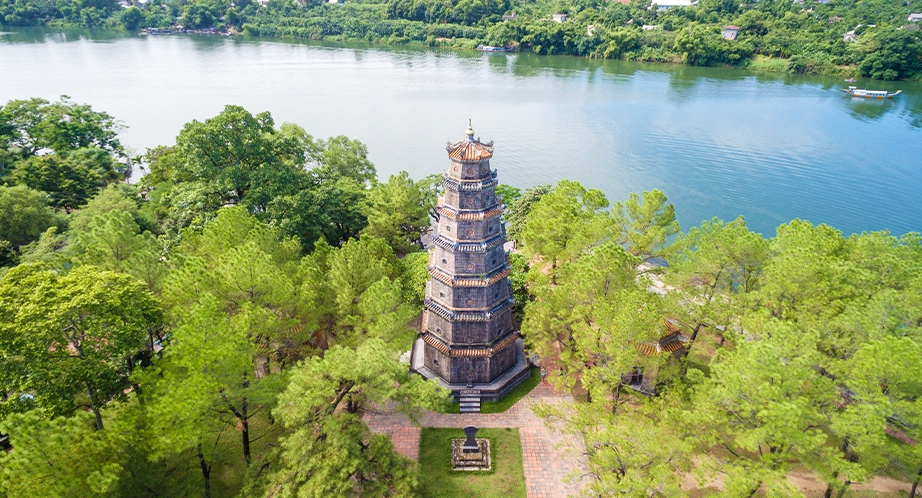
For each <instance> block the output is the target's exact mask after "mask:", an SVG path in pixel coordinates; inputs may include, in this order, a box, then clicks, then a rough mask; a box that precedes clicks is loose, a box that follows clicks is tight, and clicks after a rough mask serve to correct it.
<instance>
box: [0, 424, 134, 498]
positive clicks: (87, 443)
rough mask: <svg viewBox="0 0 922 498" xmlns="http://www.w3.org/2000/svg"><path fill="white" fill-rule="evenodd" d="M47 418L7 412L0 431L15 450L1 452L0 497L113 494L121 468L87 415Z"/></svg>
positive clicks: (107, 440)
mask: <svg viewBox="0 0 922 498" xmlns="http://www.w3.org/2000/svg"><path fill="white" fill-rule="evenodd" d="M86 415H88V414H80V415H79V416H75V417H71V418H64V417H48V416H47V414H46V413H43V412H42V411H41V410H32V411H30V412H26V413H23V414H17V415H13V416H10V417H8V418H7V419H6V421H5V422H4V423H3V424H0V432H3V433H7V434H10V438H11V439H10V440H11V443H12V444H13V445H15V448H16V450H15V451H11V452H9V453H4V454H2V455H0V469H2V470H0V493H2V494H3V496H17V495H18V496H73V497H75V498H80V497H86V498H91V497H100V496H112V497H114V496H118V491H119V478H120V477H121V475H120V474H121V473H122V466H121V465H120V463H119V461H118V460H117V458H114V457H116V454H117V450H118V448H116V447H113V446H114V445H113V444H112V441H111V438H107V437H105V436H104V435H103V433H105V432H107V431H102V432H99V431H95V432H96V434H94V430H93V423H92V422H91V420H92V416H86Z"/></svg>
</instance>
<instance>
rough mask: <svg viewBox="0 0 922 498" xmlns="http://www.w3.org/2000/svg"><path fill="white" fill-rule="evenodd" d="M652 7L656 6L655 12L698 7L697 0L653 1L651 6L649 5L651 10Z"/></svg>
mask: <svg viewBox="0 0 922 498" xmlns="http://www.w3.org/2000/svg"><path fill="white" fill-rule="evenodd" d="M653 5H655V6H656V11H657V12H662V11H664V10H669V9H671V8H674V7H691V6H692V5H698V2H697V0H694V1H693V0H654V1H653V4H652V5H650V8H651V9H652V8H653Z"/></svg>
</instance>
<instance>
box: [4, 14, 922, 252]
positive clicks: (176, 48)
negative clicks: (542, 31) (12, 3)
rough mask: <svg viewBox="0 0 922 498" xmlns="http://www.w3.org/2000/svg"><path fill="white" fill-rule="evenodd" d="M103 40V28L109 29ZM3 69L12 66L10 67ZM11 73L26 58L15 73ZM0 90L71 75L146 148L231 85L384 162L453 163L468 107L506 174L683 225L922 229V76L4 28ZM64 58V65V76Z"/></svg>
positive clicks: (131, 141) (220, 101) (39, 89)
mask: <svg viewBox="0 0 922 498" xmlns="http://www.w3.org/2000/svg"><path fill="white" fill-rule="evenodd" d="M99 42H104V43H99ZM8 68H15V69H14V70H13V71H8V70H7V69H8ZM7 74H14V75H15V76H14V77H7ZM0 75H2V76H0V100H3V101H5V100H7V99H12V98H25V97H29V96H42V97H45V98H56V97H57V96H58V95H60V94H62V93H66V94H68V95H71V96H72V97H73V98H74V99H75V100H76V101H78V102H87V103H90V104H92V105H93V106H94V107H96V108H98V109H102V110H105V111H107V112H110V113H111V114H113V115H114V116H117V117H118V118H120V119H122V120H123V121H124V122H125V124H126V125H128V127H129V128H128V130H127V131H126V132H125V133H124V135H123V139H124V142H125V143H126V144H128V145H130V146H131V147H133V148H134V149H135V150H137V151H143V149H144V148H145V147H152V146H154V145H158V144H164V143H171V142H172V141H173V140H174V139H175V136H176V134H177V133H178V131H179V130H180V128H181V127H182V125H183V124H184V123H186V122H188V121H189V120H191V119H205V118H207V117H209V116H213V115H215V114H216V113H218V112H220V110H221V107H222V106H223V105H225V104H229V103H234V104H239V105H243V106H245V107H247V108H248V109H250V110H251V111H253V112H259V111H263V110H269V111H271V112H272V114H273V116H274V117H275V118H276V120H277V122H283V121H292V122H296V123H299V124H301V125H303V126H304V127H305V128H306V129H307V130H308V131H309V132H311V133H313V134H315V135H316V136H320V137H327V136H332V135H339V134H345V135H348V136H351V137H355V138H359V139H361V140H362V141H364V142H365V143H367V144H368V146H369V150H370V153H371V159H372V160H373V161H374V163H375V164H376V166H377V167H378V171H379V173H380V174H381V175H382V176H387V175H390V174H393V173H396V172H397V171H399V170H407V171H409V172H410V174H411V175H413V176H414V177H417V178H418V177H422V176H425V175H427V174H430V173H432V172H436V171H439V170H441V169H442V168H443V167H444V162H445V158H444V149H442V146H441V144H443V143H444V142H445V140H447V139H454V138H457V136H458V135H459V134H460V133H461V132H462V131H463V129H464V127H465V126H466V123H467V119H468V118H469V117H470V118H473V120H474V127H475V129H476V130H477V131H478V133H479V134H480V135H482V136H483V137H484V138H485V139H495V140H496V144H497V149H496V157H495V160H494V166H496V167H497V168H499V172H500V176H501V180H502V181H503V182H507V183H511V184H513V185H517V186H521V187H527V186H530V185H534V184H537V183H553V182H556V181H558V180H560V179H562V178H573V179H576V180H579V181H581V182H583V183H585V184H587V185H592V186H595V187H598V188H601V189H602V190H603V191H604V192H605V193H606V194H607V195H608V196H609V198H610V199H611V200H617V199H623V198H625V197H626V196H627V194H628V193H629V192H632V191H640V190H645V189H651V188H661V189H663V190H665V191H666V192H667V194H668V195H669V197H670V199H671V200H672V201H673V202H675V203H676V207H677V210H678V213H679V218H680V222H681V223H682V225H683V227H685V228H688V227H689V226H690V225H692V224H697V223H698V222H700V220H702V219H706V218H710V217H712V216H719V217H721V218H724V219H732V218H734V217H736V216H737V215H740V214H743V215H745V216H746V217H747V219H748V220H749V221H750V225H752V226H753V227H754V228H755V229H756V230H758V231H762V232H764V233H766V235H771V234H773V233H774V227H776V226H777V225H778V224H779V223H782V222H785V221H787V220H790V219H792V218H795V217H800V218H806V219H810V220H812V221H814V222H826V223H829V224H831V225H833V226H836V227H838V228H840V229H842V230H844V231H846V232H853V231H863V230H878V229H883V228H889V229H891V230H893V231H894V232H897V233H903V232H907V231H910V230H916V231H918V230H922V218H920V217H919V215H918V213H920V212H922V195H919V193H918V185H922V168H920V167H919V161H918V158H919V157H920V156H922V85H920V84H919V83H909V82H889V83H884V82H872V81H860V82H859V83H857V85H858V86H859V87H865V86H866V87H869V88H875V89H884V90H890V91H894V90H897V89H902V90H903V92H904V93H903V95H901V96H900V97H897V98H896V99H894V100H891V101H865V100H856V99H852V98H849V97H847V96H845V95H843V94H842V92H841V89H842V88H843V87H845V86H847V83H844V82H843V81H841V79H839V78H834V77H804V76H800V75H790V74H774V73H757V72H749V71H742V70H737V69H726V68H698V67H691V66H682V65H674V64H650V63H647V64H641V63H627V62H623V61H608V60H605V61H603V60H592V59H583V58H576V57H548V56H536V55H533V54H480V53H478V52H474V51H452V50H443V49H432V48H423V47H397V48H394V47H372V46H368V45H365V44H358V43H318V42H304V41H280V40H254V39H247V38H244V37H235V38H230V39H228V38H221V37H215V36H186V35H168V36H151V37H140V36H132V35H125V34H112V33H99V32H92V31H67V32H50V31H47V30H37V29H29V30H16V31H14V32H13V33H12V34H6V35H0ZM62 75H66V77H63V78H62V77H61V76H62Z"/></svg>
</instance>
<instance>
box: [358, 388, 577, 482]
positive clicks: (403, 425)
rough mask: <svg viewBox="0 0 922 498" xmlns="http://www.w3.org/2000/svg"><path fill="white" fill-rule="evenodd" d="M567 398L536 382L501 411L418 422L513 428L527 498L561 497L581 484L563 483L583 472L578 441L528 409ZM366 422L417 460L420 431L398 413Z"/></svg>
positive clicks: (426, 418)
mask: <svg viewBox="0 0 922 498" xmlns="http://www.w3.org/2000/svg"><path fill="white" fill-rule="evenodd" d="M568 398H570V397H569V395H566V394H563V393H560V392H558V391H556V390H554V389H553V388H552V387H551V386H550V385H549V384H547V383H546V382H542V383H540V384H538V386H537V387H535V388H534V389H533V390H532V391H531V392H530V393H529V394H528V395H527V396H525V397H524V398H522V400H521V401H519V402H518V403H516V404H515V405H514V406H513V407H512V408H510V409H509V410H507V411H505V412H504V413H490V414H483V413H465V414H445V413H432V412H428V413H425V414H424V415H423V417H422V419H421V421H420V422H421V423H422V425H423V426H425V427H444V428H461V427H464V426H465V425H475V426H477V427H496V428H505V427H516V428H518V429H519V435H520V438H521V442H522V465H523V466H524V468H525V488H526V492H527V496H528V498H563V497H566V496H569V495H572V494H575V492H576V490H577V489H579V487H580V486H581V483H579V482H564V479H565V477H567V475H568V474H571V473H574V471H577V472H578V473H579V474H583V473H584V472H583V470H584V469H585V462H584V457H583V453H584V451H583V445H582V442H581V441H580V440H579V439H578V438H575V437H572V436H568V435H564V434H561V433H560V432H557V431H556V430H553V429H551V428H548V427H547V426H546V425H545V424H544V421H543V420H542V419H540V418H539V417H538V416H537V415H535V414H534V413H533V412H532V410H531V408H530V405H531V404H532V403H535V402H547V403H558V402H561V401H564V400H567V399H568ZM365 422H366V423H367V424H368V426H369V427H370V428H371V430H372V431H373V432H376V433H380V434H389V435H390V436H391V439H392V440H393V442H394V447H395V449H396V450H397V451H398V452H400V453H401V454H403V455H405V456H407V457H409V458H412V459H413V460H417V459H418V458H419V434H420V428H419V427H416V426H414V425H413V424H412V423H410V421H409V420H407V419H406V417H404V416H403V415H399V414H398V415H393V414H377V413H376V414H373V413H367V414H366V415H365Z"/></svg>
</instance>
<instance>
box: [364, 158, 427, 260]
mask: <svg viewBox="0 0 922 498" xmlns="http://www.w3.org/2000/svg"><path fill="white" fill-rule="evenodd" d="M426 201H427V196H426V193H425V191H424V189H423V187H422V185H419V184H416V183H414V182H413V180H412V179H411V178H410V175H409V174H407V172H406V171H402V172H401V173H400V174H399V175H393V176H391V177H390V178H389V179H388V181H387V183H382V184H379V185H377V186H375V188H373V189H372V190H371V192H369V193H368V197H367V199H366V204H365V214H366V216H368V226H367V227H365V229H364V230H363V231H362V233H363V234H367V235H369V236H371V237H377V238H380V239H383V240H385V241H387V243H388V244H390V246H391V247H392V248H394V251H396V252H398V253H408V252H411V251H414V250H418V249H419V240H420V237H421V236H422V234H423V232H425V231H426V230H428V229H429V211H428V210H427V204H426Z"/></svg>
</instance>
